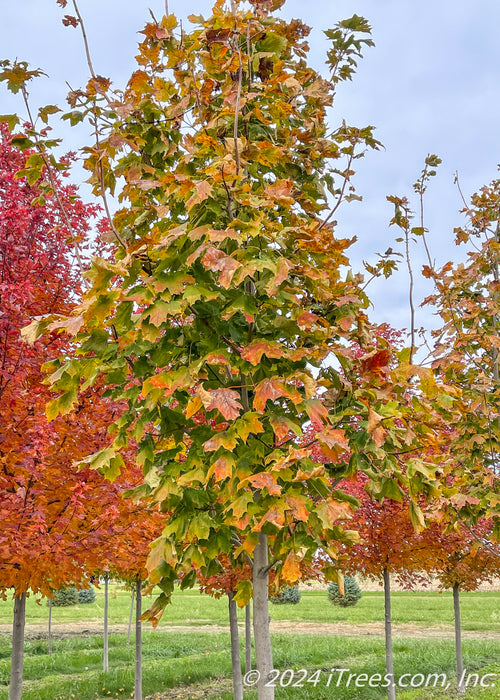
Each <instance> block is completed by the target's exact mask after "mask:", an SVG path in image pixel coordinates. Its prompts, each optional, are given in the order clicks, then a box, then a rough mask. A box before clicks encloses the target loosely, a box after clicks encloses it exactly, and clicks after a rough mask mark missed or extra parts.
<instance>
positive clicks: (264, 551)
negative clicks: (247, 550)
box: [253, 533, 274, 700]
mask: <svg viewBox="0 0 500 700" xmlns="http://www.w3.org/2000/svg"><path fill="white" fill-rule="evenodd" d="M268 566H269V557H268V546H267V535H263V534H262V533H259V544H258V545H257V546H256V547H255V551H254V561H253V637H254V642H255V656H256V659H257V671H258V672H259V674H260V678H259V682H258V685H257V690H258V698H259V700H274V687H266V683H268V681H270V680H271V679H270V673H271V671H272V670H273V652H272V648H271V634H270V630H269V571H268V568H267V567H268Z"/></svg>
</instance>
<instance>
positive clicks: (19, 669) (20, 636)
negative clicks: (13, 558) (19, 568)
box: [9, 593, 26, 700]
mask: <svg viewBox="0 0 500 700" xmlns="http://www.w3.org/2000/svg"><path fill="white" fill-rule="evenodd" d="M25 624H26V593H22V594H21V595H20V596H19V597H16V598H14V623H13V625H12V668H11V672H10V686H9V700H21V694H22V690H23V663H24V626H25Z"/></svg>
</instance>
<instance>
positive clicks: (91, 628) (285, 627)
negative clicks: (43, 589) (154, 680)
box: [0, 620, 500, 697]
mask: <svg viewBox="0 0 500 700" xmlns="http://www.w3.org/2000/svg"><path fill="white" fill-rule="evenodd" d="M160 629H161V630H162V631H164V632H165V631H168V632H228V633H229V627H225V626H222V625H169V626H168V627H164V626H162V627H161V628H160ZM126 631H127V626H126V625H110V627H109V633H110V634H120V633H122V634H123V633H125V632H126ZM271 632H276V633H288V634H323V635H324V634H329V635H340V636H342V635H344V636H353V637H371V636H375V637H382V636H383V635H384V625H383V623H378V622H369V623H366V624H363V625H349V624H346V623H345V622H338V623H335V624H332V623H326V622H290V621H286V620H276V621H274V622H271ZM11 633H12V626H11V625H6V624H0V634H5V635H10V634H11ZM100 634H102V625H99V624H97V623H90V624H88V623H85V622H75V623H71V624H57V625H53V628H52V635H53V637H54V638H55V639H61V638H67V637H74V636H75V635H87V636H92V635H100ZM393 635H394V636H395V637H413V638H415V637H418V638H421V639H425V638H433V639H435V638H443V639H451V638H453V636H454V630H453V626H452V625H433V626H432V627H426V626H424V625H414V624H405V623H403V624H398V625H393ZM462 635H463V637H464V639H495V640H500V631H499V632H496V631H491V630H489V631H488V630H486V631H485V630H477V631H476V630H464V631H463V632H462ZM25 637H26V639H31V640H33V639H46V638H47V626H46V625H41V624H27V625H26V632H25ZM172 697H175V696H172ZM200 697H201V696H200Z"/></svg>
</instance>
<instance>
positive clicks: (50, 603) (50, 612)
mask: <svg viewBox="0 0 500 700" xmlns="http://www.w3.org/2000/svg"><path fill="white" fill-rule="evenodd" d="M49 655H50V656H52V598H49Z"/></svg>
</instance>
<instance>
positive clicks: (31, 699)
mask: <svg viewBox="0 0 500 700" xmlns="http://www.w3.org/2000/svg"><path fill="white" fill-rule="evenodd" d="M273 641H274V663H275V666H276V668H278V669H281V670H284V669H286V668H293V669H296V670H298V669H301V668H304V669H307V670H308V674H309V675H310V674H311V673H312V672H313V671H315V670H317V669H323V670H322V671H321V674H320V682H319V683H318V684H317V685H316V686H312V685H308V684H307V683H305V684H304V686H305V687H303V688H286V689H282V688H278V689H277V693H276V696H277V698H284V699H285V698H290V699H292V698H293V699H294V700H306V699H307V698H310V697H314V698H318V699H321V698H325V699H326V698H333V699H334V700H337V699H338V700H344V698H345V700H350V699H351V698H352V699H353V700H378V699H379V698H380V699H382V698H384V689H383V688H377V689H373V688H372V689H370V688H364V689H362V688H356V687H345V684H342V685H341V686H340V687H338V688H337V687H334V682H332V685H331V686H330V687H329V688H327V687H326V682H327V679H328V676H329V675H330V670H331V669H332V668H346V669H350V673H356V674H362V673H366V674H367V675H368V676H372V675H373V674H375V673H380V674H382V675H383V674H384V668H383V664H384V661H383V660H384V645H383V640H382V639H378V638H359V637H349V636H348V637H325V636H321V637H313V636H300V635H288V634H287V635H285V634H281V635H274V640H273ZM8 649H9V645H8V639H7V638H5V637H4V638H1V639H0V652H1V655H2V657H4V658H2V659H1V660H0V700H6V699H7V696H8V693H7V687H6V685H7V682H8V674H9V668H10V660H9V659H8V658H7V652H8ZM394 652H395V659H396V664H395V671H396V676H399V675H401V674H402V673H423V674H425V675H427V674H429V673H447V674H448V676H449V678H450V681H451V679H452V676H453V666H454V648H453V643H452V641H451V640H450V641H448V640H446V641H443V640H440V641H435V640H433V641H432V642H428V641H427V640H413V639H398V640H396V641H395V644H394ZM499 653H500V644H499V643H498V642H493V641H488V640H484V641H483V640H470V641H467V642H466V644H465V662H466V667H467V668H468V669H469V670H470V671H480V672H481V673H486V672H491V670H485V669H492V668H494V667H493V666H492V664H494V662H495V660H497V659H498V658H499ZM101 664H102V640H101V639H100V638H96V637H80V638H75V639H62V640H56V641H55V643H54V654H53V656H52V657H49V656H48V654H47V643H46V642H45V641H35V642H28V643H27V645H26V660H25V679H26V682H25V686H24V692H23V700H71V699H72V698H75V699H76V700H95V699H96V698H103V697H118V698H127V697H131V693H132V691H133V646H131V647H125V646H124V637H123V635H111V638H110V666H111V670H110V672H109V673H108V674H106V675H105V674H104V673H103V672H102V671H101ZM496 670H497V671H498V670H500V667H499V666H498V665H497V667H496ZM230 671H231V650H230V641H229V635H228V634H225V633H211V632H201V633H199V632H194V631H193V632H188V633H184V634H182V635H179V634H175V633H172V632H165V631H155V632H146V633H145V634H144V672H143V673H144V691H145V694H154V693H157V692H161V691H163V690H166V689H168V688H175V687H179V686H183V685H192V684H197V683H202V682H203V683H207V684H208V685H209V687H210V688H211V689H212V690H213V694H212V695H211V697H212V698H214V699H215V698H221V699H222V698H224V700H226V699H227V700H229V699H230V698H231V693H222V694H220V695H219V694H217V686H218V684H219V683H220V679H221V678H222V677H229V675H230ZM337 677H338V676H334V679H336V678H337ZM40 678H41V679H42V680H40ZM297 678H298V676H297ZM499 679H500V677H499ZM186 697H189V695H187V696H186ZM248 697H249V698H254V697H256V696H255V693H254V692H253V691H248ZM399 697H401V698H402V699H403V698H404V700H417V699H419V700H420V699H422V700H423V699H424V698H430V697H432V698H433V697H442V696H440V695H436V696H434V695H433V694H432V691H430V690H426V691H425V692H422V691H416V692H415V691H411V692H402V693H401V695H400V696H399ZM471 697H480V698H482V699H483V700H489V699H490V698H497V697H498V691H497V693H496V695H494V694H492V693H491V692H490V693H489V694H488V693H486V692H483V693H471Z"/></svg>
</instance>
